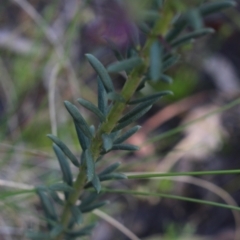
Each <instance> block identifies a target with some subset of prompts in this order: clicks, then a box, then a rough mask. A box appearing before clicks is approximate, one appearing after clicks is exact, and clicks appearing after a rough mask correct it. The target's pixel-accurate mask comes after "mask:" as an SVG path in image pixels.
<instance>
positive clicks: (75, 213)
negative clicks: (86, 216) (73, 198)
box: [71, 206, 83, 224]
mask: <svg viewBox="0 0 240 240" xmlns="http://www.w3.org/2000/svg"><path fill="white" fill-rule="evenodd" d="M71 213H72V217H73V219H74V222H75V223H76V224H81V223H82V222H83V215H82V211H80V209H79V207H77V206H72V207H71Z"/></svg>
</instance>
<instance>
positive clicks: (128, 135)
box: [113, 125, 141, 144]
mask: <svg viewBox="0 0 240 240" xmlns="http://www.w3.org/2000/svg"><path fill="white" fill-rule="evenodd" d="M140 128H141V126H138V125H137V126H135V127H133V128H131V129H129V130H128V131H126V132H125V133H124V134H123V135H122V136H120V137H119V138H117V139H116V140H115V141H114V142H113V143H114V144H119V143H122V142H124V141H125V140H127V139H128V138H130V137H131V136H132V135H133V134H135V133H136V132H137V131H138V130H139V129H140Z"/></svg>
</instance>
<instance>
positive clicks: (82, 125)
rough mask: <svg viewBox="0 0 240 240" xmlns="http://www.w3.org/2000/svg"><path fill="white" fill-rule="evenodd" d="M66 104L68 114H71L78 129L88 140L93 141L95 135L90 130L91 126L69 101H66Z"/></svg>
mask: <svg viewBox="0 0 240 240" xmlns="http://www.w3.org/2000/svg"><path fill="white" fill-rule="evenodd" d="M64 104H65V107H66V108H67V110H68V112H69V113H70V114H71V116H72V118H73V119H74V121H75V123H76V124H77V125H78V127H79V128H80V129H81V130H82V132H83V133H84V134H85V135H86V136H87V137H88V138H90V139H92V137H93V135H92V133H91V131H90V129H89V126H88V124H87V123H86V121H85V120H84V118H83V117H82V115H81V113H80V112H79V111H78V109H77V107H76V106H74V105H73V104H71V103H70V102H68V101H64Z"/></svg>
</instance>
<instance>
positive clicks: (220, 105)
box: [0, 0, 240, 240]
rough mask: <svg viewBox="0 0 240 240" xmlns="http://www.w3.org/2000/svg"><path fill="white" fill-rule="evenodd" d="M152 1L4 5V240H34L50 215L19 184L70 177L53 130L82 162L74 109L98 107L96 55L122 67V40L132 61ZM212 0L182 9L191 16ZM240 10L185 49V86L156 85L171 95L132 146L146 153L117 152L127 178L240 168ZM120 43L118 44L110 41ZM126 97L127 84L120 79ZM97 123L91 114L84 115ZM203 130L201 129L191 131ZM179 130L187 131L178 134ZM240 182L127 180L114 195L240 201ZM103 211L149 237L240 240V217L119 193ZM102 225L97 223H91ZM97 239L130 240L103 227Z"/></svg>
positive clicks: (0, 57) (16, 0) (0, 137)
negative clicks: (28, 235) (30, 235)
mask: <svg viewBox="0 0 240 240" xmlns="http://www.w3.org/2000/svg"><path fill="white" fill-rule="evenodd" d="M142 2H144V1H139V2H138V1H134V0H132V1H124V0H92V1H84V0H52V1H46V0H29V1H27V0H5V1H3V0H2V2H1V4H0V191H1V193H0V240H11V239H25V237H24V233H25V231H26V229H31V228H36V227H37V226H38V225H39V223H41V219H39V216H41V214H42V210H41V208H40V205H39V203H38V199H37V197H36V196H35V195H31V194H25V195H17V192H16V191H11V188H10V187H8V186H7V183H8V182H10V181H13V182H17V183H24V184H27V185H41V184H50V183H51V182H54V181H56V180H58V179H59V177H60V176H61V175H60V174H61V173H60V171H59V166H58V162H57V160H56V158H55V156H54V154H53V151H52V149H51V145H52V144H51V141H50V140H49V139H48V138H47V137H46V134H48V133H53V134H56V135H58V137H59V138H60V139H61V140H62V141H63V142H65V143H67V145H68V146H69V147H70V149H71V150H72V151H74V152H75V153H76V155H78V156H79V155H80V153H81V149H80V147H79V145H78V142H77V137H76V134H75V131H74V126H73V124H72V121H71V118H70V116H69V115H68V114H67V111H66V110H65V108H64V106H63V101H64V100H69V101H72V102H75V103H76V99H77V98H78V97H82V98H85V99H88V100H91V101H93V102H95V103H96V102H97V96H96V89H97V84H96V76H95V73H94V71H93V69H92V68H91V67H90V65H89V64H88V63H87V61H86V59H85V56H84V54H86V53H92V54H94V55H95V56H96V57H97V58H98V59H100V60H101V61H102V62H103V63H104V64H108V63H111V62H113V61H115V60H116V58H115V57H114V54H113V52H112V51H111V46H110V45H111V44H110V42H114V43H115V45H116V46H117V47H118V49H119V51H121V52H122V53H123V54H125V53H126V52H127V51H128V48H129V47H131V45H132V39H131V37H130V36H131V34H129V32H131V33H132V32H134V33H135V34H136V35H138V36H139V38H140V41H141V42H144V40H145V38H144V34H143V33H142V32H141V31H140V30H139V28H138V24H137V23H138V20H139V18H141V14H140V13H141V11H142V5H143V6H144V4H140V3H142ZM201 2H207V1H200V0H199V1H194V3H193V1H190V0H184V1H181V3H177V9H178V11H179V12H181V11H184V10H185V9H187V8H189V6H195V5H197V4H199V3H201ZM239 8H240V4H238V7H237V8H232V9H229V10H227V11H224V12H223V13H221V14H215V15H214V16H211V17H209V18H206V19H204V23H205V25H206V26H207V27H212V28H214V29H215V31H216V32H215V33H214V34H212V35H210V36H207V37H203V38H201V39H199V40H197V41H196V42H194V43H192V44H188V45H185V46H183V47H182V48H181V50H180V53H181V54H182V56H181V60H180V62H179V63H178V64H177V65H176V67H174V68H172V69H171V70H170V71H169V73H168V75H170V76H171V77H173V79H174V82H173V84H171V85H169V84H167V83H164V82H161V83H157V84H154V85H153V84H148V85H147V86H146V88H144V90H143V91H142V95H146V94H148V93H151V92H153V91H154V89H158V90H171V91H173V92H174V96H168V97H165V98H163V99H162V100H161V101H160V102H159V103H157V104H155V106H154V107H153V108H152V109H151V111H150V112H149V113H148V115H146V116H144V117H143V118H142V119H141V120H140V121H139V124H140V125H142V129H141V130H140V131H139V132H138V133H137V134H136V135H134V137H132V138H131V139H130V140H129V142H131V143H133V144H136V145H139V146H141V150H140V151H138V152H136V153H134V154H128V155H126V154H123V153H118V152H116V154H114V155H112V154H109V155H108V156H109V157H108V158H107V159H104V160H103V161H104V162H105V163H106V164H109V163H110V162H113V161H114V162H115V161H121V162H122V168H121V169H120V170H121V171H122V172H142V171H149V172H150V171H159V172H160V171H164V172H165V171H166V172H167V171H176V172H178V171H179V172H180V171H183V172H186V171H204V170H225V169H238V168H239V167H240V155H239V141H240V105H239V103H240V12H239ZM109 40H110V41H109ZM112 77H113V79H114V84H115V85H116V88H118V89H120V88H121V87H122V85H123V83H124V78H123V77H121V76H117V75H112ZM81 112H82V114H83V115H84V116H85V117H86V118H87V119H88V120H89V122H90V123H92V124H96V123H97V120H96V119H94V116H92V115H91V114H90V113H89V112H88V111H86V110H84V109H81ZM189 123H191V124H189ZM172 129H177V130H176V131H175V132H172V131H171V130H172ZM239 182H240V177H239V176H238V175H228V176H225V175H220V176H203V177H198V178H190V177H179V178H174V179H171V180H170V179H164V180H161V181H160V180H159V179H155V180H150V181H147V180H144V181H133V180H131V181H120V182H113V183H112V185H111V186H112V187H114V188H121V189H122V188H124V189H126V190H127V189H135V190H142V191H148V192H161V193H168V194H175V195H182V196H186V197H192V198H197V199H203V200H209V201H216V202H220V203H226V204H231V205H239V204H240V192H239ZM102 197H103V198H104V199H105V198H106V199H110V205H108V207H106V208H102V210H103V211H105V212H106V213H107V214H109V215H111V216H112V217H114V218H115V219H116V220H118V221H119V222H121V223H122V224H123V225H125V226H126V227H128V228H129V229H130V230H131V231H132V232H134V233H135V234H136V235H137V236H138V237H139V238H140V239H144V240H158V239H164V240H166V239H169V240H170V239H171V240H174V239H176V240H179V239H183V240H187V239H192V240H199V239H201V240H210V239H211V240H215V239H216V240H233V239H240V235H239V234H238V235H237V236H238V238H236V229H238V230H239V231H240V213H239V212H237V211H232V210H227V209H222V208H216V207H210V206H205V205H200V204H197V203H189V202H183V201H182V202H181V201H177V200H169V199H159V198H154V197H149V198H143V197H132V196H128V195H119V194H110V193H109V194H107V195H105V196H102ZM97 219H99V217H98V216H95V215H94V214H92V215H91V216H89V217H88V218H87V219H86V221H89V222H92V221H95V220H97ZM86 239H93V240H111V239H117V240H118V239H119V240H127V239H129V238H127V237H126V236H125V235H124V234H122V233H121V232H120V231H119V230H117V229H116V228H114V227H113V226H112V225H111V224H110V223H108V222H106V221H104V220H101V219H100V223H99V224H98V226H97V227H96V229H95V231H94V233H93V235H92V237H90V238H86Z"/></svg>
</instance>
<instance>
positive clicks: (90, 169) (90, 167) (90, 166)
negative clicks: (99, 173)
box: [84, 149, 95, 182]
mask: <svg viewBox="0 0 240 240" xmlns="http://www.w3.org/2000/svg"><path fill="white" fill-rule="evenodd" d="M84 158H85V161H86V165H87V179H88V181H89V182H90V181H92V180H93V178H94V175H95V163H94V160H93V158H92V154H91V153H90V151H89V149H86V150H85V151H84Z"/></svg>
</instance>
